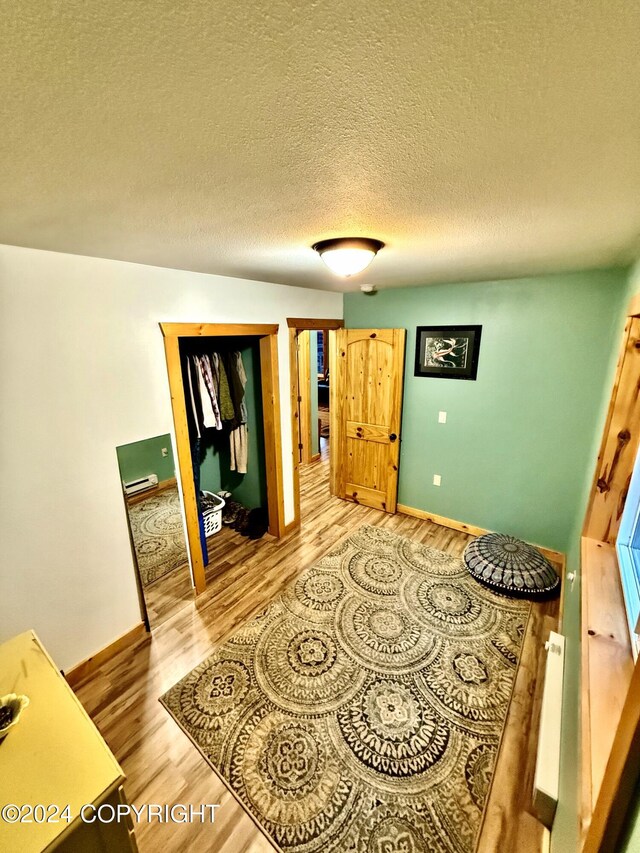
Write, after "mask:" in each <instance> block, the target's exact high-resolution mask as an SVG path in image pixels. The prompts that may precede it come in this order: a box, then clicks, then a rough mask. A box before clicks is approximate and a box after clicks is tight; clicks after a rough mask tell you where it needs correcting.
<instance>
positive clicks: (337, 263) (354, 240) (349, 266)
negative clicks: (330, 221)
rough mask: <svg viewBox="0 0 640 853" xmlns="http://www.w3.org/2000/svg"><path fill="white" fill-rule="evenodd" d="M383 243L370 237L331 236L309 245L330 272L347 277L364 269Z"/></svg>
mask: <svg viewBox="0 0 640 853" xmlns="http://www.w3.org/2000/svg"><path fill="white" fill-rule="evenodd" d="M383 246H384V243H383V242H382V241H381V240H374V239H372V238H371V237H333V238H332V239H330V240H320V242H319V243H314V244H313V246H312V247H311V248H312V249H315V251H316V252H317V253H318V254H319V255H320V257H321V258H322V260H323V261H324V262H325V264H326V265H327V266H328V267H329V269H330V270H331V272H333V273H335V274H336V275H342V276H345V277H348V276H350V275H355V274H356V273H359V272H362V270H364V269H366V268H367V267H368V266H369V264H370V263H371V261H372V260H373V259H374V258H375V256H376V255H377V253H378V252H379V251H380V249H382V247H383Z"/></svg>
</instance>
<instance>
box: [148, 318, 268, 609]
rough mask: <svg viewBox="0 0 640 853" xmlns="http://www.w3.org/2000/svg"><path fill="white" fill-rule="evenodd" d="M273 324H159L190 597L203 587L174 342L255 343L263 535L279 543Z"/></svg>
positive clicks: (188, 445)
mask: <svg viewBox="0 0 640 853" xmlns="http://www.w3.org/2000/svg"><path fill="white" fill-rule="evenodd" d="M278 328H279V327H278V324H277V323H276V324H271V325H260V324H255V323H160V329H161V330H162V335H163V337H164V350H165V356H166V360H167V374H168V377H169V391H170V393H171V410H172V413H173V425H174V429H175V437H176V453H177V456H178V467H179V469H180V481H181V484H182V498H183V502H184V513H185V519H186V523H187V538H188V546H189V553H190V555H191V568H192V572H193V582H194V585H195V588H196V595H200V594H201V593H203V592H204V591H205V590H206V588H207V581H206V577H205V568H204V561H203V558H202V547H201V543H200V524H199V521H198V505H197V501H196V490H195V485H194V482H193V464H192V459H191V441H190V440H189V427H188V423H187V407H186V398H185V390H184V383H183V381H182V366H181V364H180V338H199V337H202V338H209V337H215V338H221V337H235V336H242V337H255V338H258V339H259V344H260V376H261V387H262V403H263V405H262V411H263V425H264V451H265V467H266V479H267V506H268V511H269V533H271V534H272V535H273V536H275V537H276V538H280V537H281V536H282V535H283V532H284V495H283V485H282V443H281V426H280V386H279V372H278Z"/></svg>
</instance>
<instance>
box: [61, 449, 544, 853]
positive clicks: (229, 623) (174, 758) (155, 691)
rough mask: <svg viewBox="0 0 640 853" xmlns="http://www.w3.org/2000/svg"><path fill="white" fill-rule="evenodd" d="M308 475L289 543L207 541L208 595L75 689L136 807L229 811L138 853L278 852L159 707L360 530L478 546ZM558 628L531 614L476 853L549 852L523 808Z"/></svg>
mask: <svg viewBox="0 0 640 853" xmlns="http://www.w3.org/2000/svg"><path fill="white" fill-rule="evenodd" d="M300 474H301V477H300V479H301V508H302V516H301V517H302V527H301V529H300V530H297V531H294V532H292V533H290V534H288V535H287V536H286V537H284V538H283V539H281V540H280V541H278V540H275V539H273V538H271V537H265V538H264V539H262V540H259V541H257V542H252V541H250V540H247V539H245V538H243V537H241V536H240V535H239V534H237V533H236V532H235V531H232V530H230V529H228V528H223V530H222V531H221V532H220V533H219V534H218V535H217V536H216V537H214V538H213V540H211V541H210V565H209V567H208V569H207V583H208V587H207V591H206V592H205V593H204V594H203V595H202V596H200V597H199V598H198V599H197V600H193V601H190V602H186V603H185V604H183V606H181V608H180V609H178V610H177V611H176V612H174V614H173V615H172V616H170V618H168V619H167V620H166V621H165V622H163V624H162V625H160V626H159V627H158V628H156V629H154V630H153V632H152V635H151V636H148V637H147V638H145V639H143V640H140V641H139V642H137V643H136V644H135V645H134V646H132V647H131V648H129V649H127V650H125V651H123V652H121V653H120V654H118V655H117V656H116V657H114V658H112V659H111V660H110V661H108V662H107V663H105V664H104V665H103V666H102V667H101V668H100V669H99V670H97V671H95V672H94V673H92V675H91V676H90V677H88V678H87V679H86V680H85V681H84V682H82V683H81V684H79V685H77V686H76V688H75V690H76V693H77V695H78V697H79V698H80V700H81V701H82V703H83V704H84V706H85V708H86V709H87V711H88V713H89V714H90V715H91V717H92V718H93V720H94V722H95V723H96V725H97V726H98V728H99V729H100V731H101V733H102V735H103V736H104V738H105V740H106V741H107V743H108V744H109V746H110V747H111V749H112V751H113V753H114V754H115V756H116V758H117V759H118V761H119V762H120V764H121V765H122V768H123V770H124V772H125V773H126V776H127V781H126V783H125V789H126V793H127V797H128V799H129V801H130V802H131V803H133V804H134V805H140V804H142V803H160V804H164V803H168V804H173V803H185V804H188V803H192V804H195V805H198V804H201V803H220V806H221V807H220V808H219V809H218V810H217V813H216V818H215V823H214V825H213V826H212V825H210V824H201V823H188V824H167V823H158V822H157V821H154V822H152V823H140V824H138V825H137V826H136V838H137V841H138V846H139V848H140V851H141V853H147V851H148V853H151V851H158V850H162V851H163V853H173V851H215V852H216V853H269V851H270V853H273V849H274V848H273V847H272V845H271V844H270V843H269V841H267V839H266V838H265V837H264V836H263V835H262V833H261V832H260V830H258V829H257V827H256V826H255V824H254V823H253V821H252V819H251V818H250V817H249V816H248V814H247V813H246V812H245V811H244V810H243V809H242V807H241V806H240V805H239V804H238V803H237V802H236V800H235V799H234V797H233V796H232V795H231V794H230V793H229V791H228V789H227V788H226V787H225V786H224V785H223V784H222V783H221V782H220V781H219V779H218V777H217V776H216V775H215V773H214V772H213V771H212V770H211V768H210V767H209V765H208V764H207V763H206V762H205V760H204V759H203V758H202V757H201V755H200V753H199V752H198V750H197V749H196V748H195V747H194V746H193V745H192V744H191V742H190V741H189V740H188V739H187V737H186V736H185V735H184V734H183V733H182V731H181V730H180V729H179V728H178V726H177V725H176V723H175V722H174V721H173V719H172V718H171V717H170V716H169V714H168V713H167V712H166V711H165V710H164V708H163V707H162V706H161V705H160V703H159V702H158V697H159V696H160V695H162V694H163V693H164V692H165V691H166V690H168V689H169V688H170V687H171V686H172V685H173V684H175V683H176V681H178V680H179V679H180V678H181V677H182V676H183V675H185V674H186V673H187V672H189V671H190V670H191V669H192V668H193V667H194V666H196V664H198V663H199V662H200V661H201V660H203V658H205V657H206V656H207V655H208V654H209V653H210V652H211V650H212V648H213V647H214V646H215V645H216V644H217V643H219V642H220V641H221V640H224V639H225V638H226V637H227V636H228V635H229V634H231V633H232V632H233V631H234V630H235V629H236V628H237V627H238V626H239V625H241V624H242V623H243V622H245V621H246V620H248V619H250V618H251V617H252V616H253V615H255V614H257V613H258V612H259V611H260V610H261V609H262V608H263V607H264V606H265V605H266V604H267V603H268V602H269V601H270V600H271V599H272V598H273V597H274V596H275V595H277V594H278V593H279V592H280V591H281V590H282V589H283V588H284V587H285V586H286V585H287V584H288V583H290V582H291V580H292V579H293V578H295V577H296V576H297V575H298V574H299V573H300V572H301V571H303V570H304V569H305V568H307V567H308V566H309V565H311V564H312V563H313V562H314V560H316V559H317V558H319V557H320V556H322V555H323V554H325V553H326V552H327V551H329V550H330V549H331V548H333V547H334V546H335V545H336V544H337V543H338V542H339V541H340V540H342V539H343V538H344V537H346V536H349V535H351V534H352V533H353V531H354V530H355V529H356V528H357V527H358V526H360V525H361V524H364V523H372V524H376V525H379V526H382V527H386V528H388V529H390V530H393V531H395V532H397V533H399V534H401V535H405V536H408V537H410V538H411V539H414V540H416V541H419V542H423V543H425V544H429V545H432V546H433V547H435V548H439V549H440V550H443V551H447V552H449V553H451V554H457V555H460V554H462V551H463V550H464V547H465V545H466V544H467V542H468V541H469V540H470V539H471V538H472V537H470V536H468V535H466V534H463V533H458V532H456V531H453V530H450V529H448V528H445V527H440V526H438V525H436V524H433V523H432V522H428V521H422V520H419V519H415V518H410V517H409V516H403V515H393V516H391V515H385V514H384V513H381V512H379V511H378V510H374V509H368V508H366V507H362V506H359V505H357V504H354V503H346V502H344V501H341V500H338V499H337V498H333V497H331V496H330V495H329V490H328V462H327V455H326V452H324V453H323V458H322V459H321V460H319V461H318V462H315V463H313V464H311V465H309V466H306V467H304V468H302V469H301V472H300ZM556 617H557V602H551V603H547V604H536V605H534V607H533V610H532V615H531V618H530V620H529V625H528V628H527V634H526V638H525V642H524V647H523V653H522V660H521V664H520V668H519V671H518V676H517V679H516V685H515V689H514V695H513V700H512V703H511V708H510V712H509V717H508V720H507V725H506V729H505V736H504V738H503V744H502V748H501V751H500V755H499V758H498V764H497V767H496V773H495V776H494V785H493V788H492V791H491V794H490V797H489V800H488V803H487V808H486V810H485V819H484V823H483V827H482V831H481V835H480V838H479V843H478V847H477V850H478V853H498V851H500V853H516V851H517V853H533V852H534V851H536V852H537V851H539V850H540V842H541V833H542V828H541V825H540V824H539V823H538V822H537V821H536V820H535V819H534V818H533V817H532V816H531V815H530V814H528V813H527V811H526V808H527V803H528V802H529V798H530V793H531V789H532V780H533V770H534V760H535V746H536V731H537V719H538V715H539V707H540V690H541V683H540V680H541V677H542V673H543V665H544V655H543V654H542V646H543V643H544V640H545V639H546V637H547V632H548V629H550V628H552V627H554V626H555V624H556V621H557V619H556Z"/></svg>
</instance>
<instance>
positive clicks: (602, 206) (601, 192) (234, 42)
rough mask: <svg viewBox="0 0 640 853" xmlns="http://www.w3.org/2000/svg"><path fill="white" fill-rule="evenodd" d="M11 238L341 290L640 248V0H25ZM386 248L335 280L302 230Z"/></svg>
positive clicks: (20, 15) (615, 256)
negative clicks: (364, 239)
mask: <svg viewBox="0 0 640 853" xmlns="http://www.w3.org/2000/svg"><path fill="white" fill-rule="evenodd" d="M0 37H1V38H2V44H1V49H0V79H2V91H1V94H0V105H1V115H0V119H1V120H2V132H1V134H0V162H2V176H1V181H0V242H3V243H9V244H15V245H20V246H33V247H36V248H42V249H52V250H56V251H63V252H72V253H79V254H86V255H96V256H99V257H105V258H119V259H124V260H130V261H137V262H140V263H146V264H157V265H160V266H168V267H178V268H184V269H190V270H200V271H203V272H213V273H222V274H225V275H232V276H239V277H242V278H254V279H259V280H264V281H276V282H284V283H289V284H296V285H303V286H310V287H322V288H327V289H337V290H340V289H354V288H357V287H358V286H359V284H360V283H362V282H367V283H375V284H378V285H379V286H390V285H401V284H422V283H428V282H432V281H442V280H460V279H476V278H490V277H497V276H502V277H504V276H511V275H517V274H527V273H533V272H539V271H544V270H561V269H565V268H573V267H586V266H599V265H608V264H615V263H625V262H627V261H630V260H631V259H632V258H633V257H634V256H637V254H638V250H640V243H639V241H638V235H639V233H640V94H639V93H640V4H638V3H637V2H636V0H624V2H622V0H547V2H544V3H542V2H540V0H432V2H424V0H408V1H407V2H402V0H399V2H389V0H366V2H365V0H356V2H345V0H323V2H318V0H288V2H283V0H269V2H267V0H254V2H251V3H242V2H239V3H238V2H236V3H231V2H226V3H223V2H221V1H220V0H213V2H212V0H192V2H190V0H185V2H182V3H176V2H175V0H158V2H150V1H149V0H147V2H144V0H138V2H132V0H108V2H105V0H100V2H97V0H58V2H51V0H20V2H18V0H14V2H9V3H6V4H4V5H3V7H2V16H0ZM343 234H346V235H350V234H361V235H368V236H373V237H378V238H380V239H381V240H384V241H385V242H386V243H387V244H388V247H387V248H385V249H384V250H383V251H382V252H381V254H380V255H379V256H378V257H377V258H376V260H375V261H374V263H373V265H372V266H371V267H370V269H369V270H367V271H366V272H365V273H363V274H361V275H360V276H357V277H354V278H353V279H350V280H347V281H346V282H345V280H340V279H336V278H335V277H334V276H332V275H331V273H329V272H328V271H327V270H326V269H325V268H324V266H323V264H322V262H321V261H320V260H319V258H318V257H317V256H316V255H315V254H314V252H312V251H311V249H310V248H309V246H310V244H311V243H313V242H314V241H316V240H320V239H322V238H325V237H331V236H339V235H343Z"/></svg>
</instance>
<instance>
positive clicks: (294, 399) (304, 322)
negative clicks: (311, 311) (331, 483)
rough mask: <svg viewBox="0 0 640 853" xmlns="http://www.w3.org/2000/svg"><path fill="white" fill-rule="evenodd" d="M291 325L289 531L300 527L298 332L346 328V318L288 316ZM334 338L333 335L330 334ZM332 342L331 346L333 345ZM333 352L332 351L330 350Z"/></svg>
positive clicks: (330, 460)
mask: <svg viewBox="0 0 640 853" xmlns="http://www.w3.org/2000/svg"><path fill="white" fill-rule="evenodd" d="M287 326H288V327H289V375H290V377H291V453H292V456H293V503H294V513H295V515H294V517H293V521H292V522H290V523H289V524H288V525H287V533H288V532H289V531H290V530H295V529H296V528H297V527H300V456H299V453H298V445H299V444H300V419H299V417H298V398H299V397H300V382H299V376H298V353H297V346H298V333H299V332H305V331H310V332H314V331H315V332H331V331H335V330H336V329H342V328H344V320H320V319H316V318H315V317H287ZM329 337H330V338H333V335H330V336H329ZM332 345H333V344H331V345H330V346H332ZM330 353H331V351H330ZM333 462H334V460H333V457H332V455H331V453H329V465H330V466H333Z"/></svg>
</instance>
